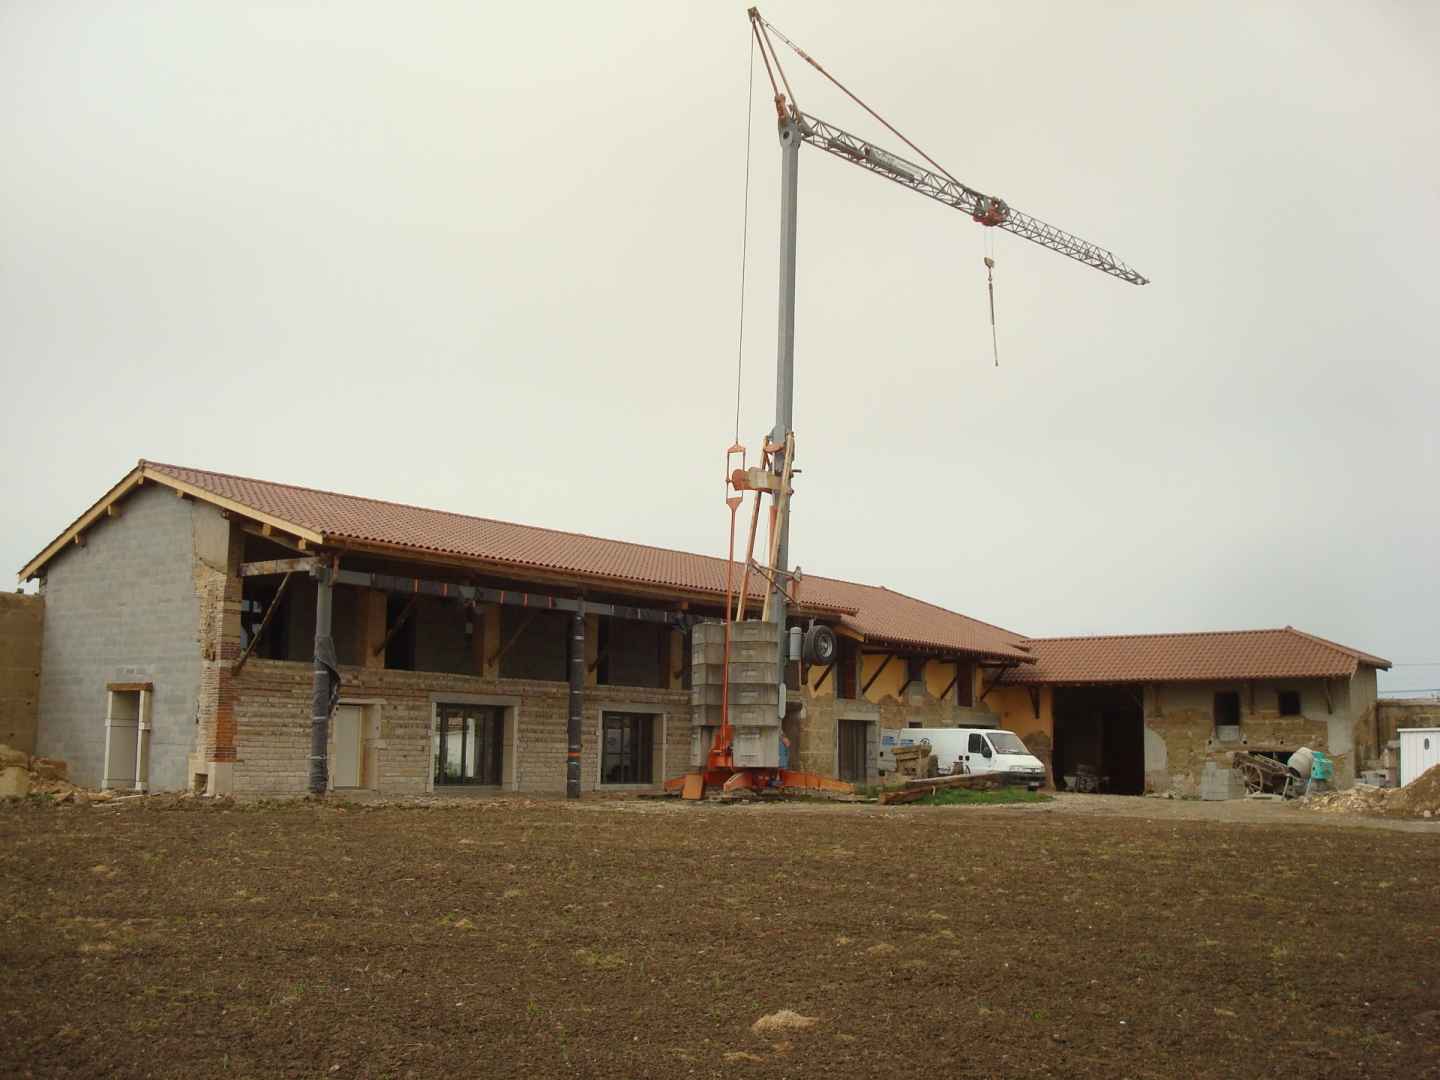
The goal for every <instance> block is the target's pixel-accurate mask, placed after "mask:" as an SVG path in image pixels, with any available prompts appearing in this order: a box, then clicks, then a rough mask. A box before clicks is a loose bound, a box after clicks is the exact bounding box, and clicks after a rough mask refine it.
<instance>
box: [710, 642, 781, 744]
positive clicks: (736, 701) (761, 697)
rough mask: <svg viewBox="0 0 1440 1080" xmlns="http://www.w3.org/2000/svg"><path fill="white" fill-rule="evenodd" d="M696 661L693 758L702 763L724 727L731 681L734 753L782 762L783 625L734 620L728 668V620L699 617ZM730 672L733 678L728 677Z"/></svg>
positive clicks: (731, 722)
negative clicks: (722, 720)
mask: <svg viewBox="0 0 1440 1080" xmlns="http://www.w3.org/2000/svg"><path fill="white" fill-rule="evenodd" d="M692 641H693V648H692V655H691V667H690V688H691V689H690V705H691V711H692V718H691V731H692V733H693V734H692V735H691V741H690V764H691V766H692V767H695V768H699V767H701V766H703V765H704V764H705V758H706V756H707V755H708V754H709V753H710V747H711V746H712V745H713V744H714V741H715V733H716V732H717V731H718V730H719V728H720V716H721V709H722V699H723V696H724V693H725V683H726V682H727V681H728V682H729V684H730V724H731V726H732V727H733V728H734V729H735V731H734V742H733V744H732V751H731V756H732V758H733V760H734V763H735V764H736V765H737V766H741V767H748V768H760V769H775V768H779V766H780V628H779V627H778V626H776V625H775V624H774V623H772V622H761V621H760V620H758V619H755V620H747V621H745V622H738V623H732V624H731V626H730V670H729V672H728V673H727V672H726V670H725V625H724V624H723V623H718V622H705V623H698V624H697V625H696V626H695V629H694V632H693V638H692ZM727 675H728V679H727Z"/></svg>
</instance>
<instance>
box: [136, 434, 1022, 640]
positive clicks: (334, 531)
mask: <svg viewBox="0 0 1440 1080" xmlns="http://www.w3.org/2000/svg"><path fill="white" fill-rule="evenodd" d="M141 467H142V468H143V470H144V471H145V473H146V475H154V476H156V477H157V478H160V479H163V478H164V477H170V478H173V479H175V480H179V481H182V482H183V483H185V484H188V485H191V486H192V487H195V488H198V489H200V490H201V491H204V492H209V493H210V494H212V495H216V496H219V497H220V498H222V499H226V500H229V501H231V502H234V503H238V504H240V505H241V506H244V507H249V508H251V509H252V510H255V511H258V512H259V513H261V514H263V515H266V516H269V517H272V518H275V519H277V520H279V521H284V522H288V523H290V524H292V525H298V526H301V527H302V528H304V529H307V530H309V531H310V532H313V533H318V534H320V535H321V536H323V537H324V538H325V540H326V541H327V542H331V541H361V542H368V543H374V544H382V545H386V546H390V547H395V548H398V549H402V550H405V551H410V552H414V553H416V554H420V555H423V554H432V555H451V556H459V557H461V558H463V559H467V560H468V559H473V560H476V561H480V562H486V563H494V564H497V565H500V566H505V567H512V568H516V569H525V568H530V569H535V570H546V571H550V572H558V573H563V574H569V575H574V576H576V577H579V578H586V579H600V580H604V581H607V582H612V583H622V584H623V583H627V582H628V583H632V584H636V585H645V586H649V587H652V588H653V587H660V588H673V589H676V590H681V591H685V592H691V593H705V594H710V595H715V596H717V597H718V596H723V594H724V591H725V568H726V561H725V560H724V559H718V558H713V557H711V556H707V555H692V554H690V553H688V552H683V551H672V550H669V549H667V548H658V547H649V546H647V545H645V544H632V543H627V542H624V541H620V540H604V539H601V538H599V537H595V536H586V535H584V534H581V533H569V532H559V531H557V530H554V529H542V528H536V527H534V526H530V525H515V524H512V523H510V522H505V521H495V520H493V519H490V518H480V517H471V516H469V515H466V514H452V513H447V512H445V511H441V510H427V509H424V508H422V507H418V506H406V505H403V504H401V503H390V502H381V501H379V500H376V499H365V498H361V497H359V496H355V495H341V494H337V493H335V492H330V491H317V490H315V489H313V488H303V487H295V486H293V485H290V484H276V483H271V482H269V481H265V480H252V479H248V478H246V477H240V476H231V475H228V474H225V473H216V472H207V471H205V470H202V469H191V468H185V467H183V466H179V465H163V464H158V463H156V462H153V461H147V462H142V463H141ZM738 580H739V574H738V573H737V574H736V581H737V583H738ZM753 580H754V575H752V581H753ZM757 595H758V593H757ZM799 600H800V602H801V603H802V604H804V605H807V606H809V607H812V608H817V609H823V610H828V611H831V612H834V613H837V614H840V615H841V616H842V622H843V623H844V624H845V625H847V626H849V627H851V628H852V629H854V630H857V631H859V632H860V633H861V634H863V635H865V637H866V638H867V639H869V640H874V641H877V642H884V643H888V644H895V645H908V646H914V647H917V648H927V649H938V650H944V651H956V652H966V653H974V654H979V655H982V656H992V657H1003V658H1010V659H1015V660H1021V661H1026V662H1028V660H1029V656H1028V653H1027V651H1026V648H1025V645H1024V641H1025V639H1024V638H1023V637H1022V636H1021V635H1019V634H1014V633H1011V632H1010V631H1008V630H1002V629H1001V628H999V627H996V626H991V625H990V624H989V623H984V622H980V621H979V620H976V619H971V618H968V617H967V616H964V615H960V614H958V613H956V612H953V611H947V610H946V609H944V608H941V607H936V606H935V605H933V604H927V603H925V602H924V601H921V600H916V599H914V598H912V597H909V596H905V595H904V594H903V593H897V592H893V591H891V590H889V589H884V588H878V587H876V586H872V585H858V584H855V583H853V582H848V581H838V580H835V579H833V578H823V577H815V576H813V575H810V574H806V575H805V576H804V578H803V579H802V582H801V586H800V590H799Z"/></svg>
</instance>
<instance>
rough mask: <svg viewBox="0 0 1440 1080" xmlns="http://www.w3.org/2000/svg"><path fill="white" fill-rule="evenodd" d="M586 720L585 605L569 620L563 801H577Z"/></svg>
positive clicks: (577, 609)
mask: <svg viewBox="0 0 1440 1080" xmlns="http://www.w3.org/2000/svg"><path fill="white" fill-rule="evenodd" d="M584 716H585V604H584V602H583V601H582V602H581V603H580V605H579V606H578V607H577V608H576V610H575V614H573V615H572V616H570V717H569V723H568V724H567V726H566V738H567V741H568V743H569V750H568V752H567V753H566V755H565V797H566V798H567V799H578V798H579V797H580V725H581V721H582V720H583V719H584Z"/></svg>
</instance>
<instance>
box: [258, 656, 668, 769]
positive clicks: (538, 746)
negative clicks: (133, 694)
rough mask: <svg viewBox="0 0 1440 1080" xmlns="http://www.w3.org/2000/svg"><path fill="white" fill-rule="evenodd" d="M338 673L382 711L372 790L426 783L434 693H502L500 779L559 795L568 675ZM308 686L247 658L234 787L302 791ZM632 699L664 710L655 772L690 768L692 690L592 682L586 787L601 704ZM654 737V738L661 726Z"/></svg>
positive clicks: (448, 696)
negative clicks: (507, 706) (505, 706)
mask: <svg viewBox="0 0 1440 1080" xmlns="http://www.w3.org/2000/svg"><path fill="white" fill-rule="evenodd" d="M340 672H341V679H342V686H341V701H342V702H356V703H359V704H364V705H366V706H368V707H370V708H374V709H375V710H377V712H378V714H379V738H378V741H377V744H376V746H375V747H374V748H373V749H374V750H375V757H374V759H373V760H374V761H375V763H376V776H375V786H376V789H377V790H379V791H381V792H383V793H386V794H397V795H398V794H420V793H422V792H424V791H425V790H426V787H427V782H428V778H429V774H430V739H431V729H432V722H433V716H434V706H435V703H436V701H437V700H452V701H458V702H463V701H466V700H467V699H489V700H494V699H504V700H505V701H506V702H507V703H508V702H511V701H513V702H514V703H515V707H514V708H513V709H512V710H511V711H510V712H508V713H507V731H506V736H505V751H504V757H505V765H504V776H505V779H506V786H507V787H513V788H514V789H515V790H518V791H521V792H529V793H534V794H551V795H559V794H563V793H564V791H565V755H566V751H567V734H566V727H567V721H568V710H569V690H568V687H567V685H566V684H565V683H558V682H546V681H538V680H525V679H499V678H493V677H490V678H482V677H479V676H468V675H453V674H445V673H439V672H429V671H391V670H384V669H375V668H371V669H366V668H358V667H348V666H342V667H341V669H340ZM310 687H311V668H310V666H309V665H307V664H299V663H292V662H286V661H278V660H251V661H250V662H249V664H247V665H246V667H245V670H244V671H243V672H242V673H241V675H240V676H239V677H238V678H237V679H236V680H235V719H236V729H237V753H236V762H235V768H234V791H235V793H236V794H249V795H258V794H272V795H280V794H299V793H302V792H304V791H305V790H306V785H307V783H308V777H309V765H308V755H309V753H310ZM631 707H633V708H635V709H637V710H638V711H646V712H657V716H658V715H663V716H664V717H665V723H664V725H663V731H664V746H663V753H662V751H661V748H660V747H658V746H657V748H656V755H655V772H656V774H657V777H659V779H661V780H663V779H667V778H669V777H673V776H679V775H681V774H682V773H684V772H685V771H686V769H687V768H688V764H689V752H690V720H689V714H690V697H689V694H688V692H686V691H683V690H682V691H674V690H657V689H647V688H641V687H625V686H603V687H588V688H587V689H586V691H585V717H584V724H583V727H582V745H583V747H584V757H583V758H582V761H581V786H582V788H583V789H584V790H586V791H594V790H597V789H599V783H598V780H599V772H600V769H599V750H600V714H601V712H602V711H605V710H607V709H613V710H618V711H624V710H625V709H627V708H631ZM512 722H513V723H515V725H516V728H515V730H513V731H512V730H510V729H509V728H508V725H509V724H510V723H512ZM658 724H659V720H658V719H657V725H658ZM656 738H657V741H658V740H659V739H660V734H659V733H658V730H657V736H656ZM662 773H663V775H661V774H662Z"/></svg>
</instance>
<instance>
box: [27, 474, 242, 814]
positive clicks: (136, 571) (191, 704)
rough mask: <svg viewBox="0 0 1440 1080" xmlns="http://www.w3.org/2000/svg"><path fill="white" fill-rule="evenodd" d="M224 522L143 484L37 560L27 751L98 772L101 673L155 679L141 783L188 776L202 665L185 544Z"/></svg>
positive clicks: (213, 512)
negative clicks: (42, 563) (36, 685)
mask: <svg viewBox="0 0 1440 1080" xmlns="http://www.w3.org/2000/svg"><path fill="white" fill-rule="evenodd" d="M222 525H228V523H226V522H224V521H223V518H221V517H220V512H219V511H218V510H217V509H216V508H214V507H212V506H209V505H203V504H196V503H193V502H191V501H189V500H186V499H180V498H177V497H176V496H175V494H174V492H173V491H171V490H170V489H168V488H161V487H159V486H155V485H151V484H146V485H145V486H144V487H142V488H140V489H139V490H138V491H136V492H135V493H134V494H132V495H131V496H130V497H129V498H127V499H126V500H124V502H123V503H122V504H121V505H120V515H119V516H118V517H115V518H106V519H102V520H101V521H100V522H97V523H96V524H95V525H94V526H93V527H92V528H91V529H90V530H89V531H88V532H87V533H86V534H85V543H84V546H79V545H74V544H72V545H70V546H69V547H68V548H66V550H65V551H64V552H63V553H61V554H59V555H57V556H56V557H55V559H53V560H52V561H51V563H50V564H49V566H47V568H46V573H45V578H44V585H43V592H44V597H45V620H44V632H43V658H44V662H43V664H42V666H41V669H40V707H39V717H38V725H37V732H36V752H37V753H39V754H43V755H45V756H47V757H58V758H64V759H65V760H66V761H67V762H69V764H70V776H71V777H72V778H73V779H74V780H75V781H77V782H78V783H81V784H96V785H98V784H99V782H100V779H101V772H102V766H103V758H104V753H105V706H106V689H105V687H106V683H109V682H153V683H154V687H155V689H154V695H153V698H152V706H151V718H152V721H153V724H154V730H153V732H152V734H151V736H150V776H149V783H150V788H151V790H165V789H175V788H182V787H185V786H187V784H188V778H187V775H186V772H187V765H188V759H189V756H190V753H191V750H192V749H193V748H194V745H195V740H196V716H197V703H198V699H199V690H200V673H201V652H200V646H199V636H200V621H201V615H200V609H201V602H200V598H199V597H198V596H197V594H196V574H195V552H196V546H197V542H198V543H199V544H200V546H201V547H210V546H213V544H214V540H215V537H216V536H218V535H220V534H222V533H223V532H224V530H223V529H222V528H221V526H222Z"/></svg>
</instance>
